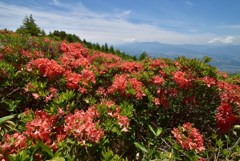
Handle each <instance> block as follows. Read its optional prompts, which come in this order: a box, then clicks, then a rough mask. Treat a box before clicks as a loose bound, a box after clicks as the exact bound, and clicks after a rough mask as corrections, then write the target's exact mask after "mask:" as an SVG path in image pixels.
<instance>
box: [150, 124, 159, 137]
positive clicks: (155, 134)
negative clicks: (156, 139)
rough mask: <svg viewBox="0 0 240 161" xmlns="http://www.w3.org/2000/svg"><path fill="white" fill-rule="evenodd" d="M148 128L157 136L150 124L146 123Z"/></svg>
mask: <svg viewBox="0 0 240 161" xmlns="http://www.w3.org/2000/svg"><path fill="white" fill-rule="evenodd" d="M148 127H149V129H150V130H151V132H152V133H153V135H155V136H157V134H156V132H155V131H154V129H153V128H152V126H151V125H148Z"/></svg>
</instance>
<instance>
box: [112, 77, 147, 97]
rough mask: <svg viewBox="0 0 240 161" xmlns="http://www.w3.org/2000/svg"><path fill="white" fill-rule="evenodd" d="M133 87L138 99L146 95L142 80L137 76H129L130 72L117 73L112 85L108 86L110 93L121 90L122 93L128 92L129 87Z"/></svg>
mask: <svg viewBox="0 0 240 161" xmlns="http://www.w3.org/2000/svg"><path fill="white" fill-rule="evenodd" d="M131 88H132V89H134V96H135V97H136V98H137V99H138V100H140V99H142V97H143V96H145V93H144V92H143V91H142V88H143V84H142V82H140V81H138V80H137V79H136V78H129V75H128V74H121V75H115V77H114V81H113V83H112V85H111V86H110V87H109V88H108V93H110V94H113V93H115V92H120V93H121V94H127V92H126V91H127V89H131ZM127 95H128V94H127Z"/></svg>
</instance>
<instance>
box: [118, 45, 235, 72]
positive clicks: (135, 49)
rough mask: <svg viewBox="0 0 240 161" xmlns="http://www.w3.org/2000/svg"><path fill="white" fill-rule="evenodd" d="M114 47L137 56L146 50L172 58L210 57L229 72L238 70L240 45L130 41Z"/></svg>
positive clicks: (216, 64) (156, 56)
mask: <svg viewBox="0 0 240 161" xmlns="http://www.w3.org/2000/svg"><path fill="white" fill-rule="evenodd" d="M116 48H118V49H120V50H121V51H124V52H126V53H127V54H130V55H136V56H139V55H140V54H141V53H142V52H143V51H146V52H147V53H148V55H149V56H151V57H154V58H158V57H164V58H170V59H174V58H176V57H179V56H185V57H188V58H195V57H196V58H203V57H204V56H209V57H211V58H212V62H211V65H213V66H216V67H217V68H218V69H219V70H221V71H226V72H229V73H238V72H240V45H212V44H209V45H208V44H207V45H194V44H183V45H175V44H163V43H159V42H132V43H125V44H121V45H116Z"/></svg>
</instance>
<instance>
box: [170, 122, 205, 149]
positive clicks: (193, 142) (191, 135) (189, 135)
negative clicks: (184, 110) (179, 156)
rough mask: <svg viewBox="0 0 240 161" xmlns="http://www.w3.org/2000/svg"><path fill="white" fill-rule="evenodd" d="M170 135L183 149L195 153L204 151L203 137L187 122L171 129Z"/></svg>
mask: <svg viewBox="0 0 240 161" xmlns="http://www.w3.org/2000/svg"><path fill="white" fill-rule="evenodd" d="M172 134H173V136H174V137H175V139H176V141H177V143H178V144H179V145H181V147H182V148H183V149H186V150H195V151H196V152H197V153H200V152H202V151H204V150H205V147H204V146H203V141H204V140H203V136H202V135H201V134H200V133H199V131H198V129H196V128H194V127H193V125H192V124H191V123H189V122H187V123H184V124H183V126H182V127H179V128H173V130H172Z"/></svg>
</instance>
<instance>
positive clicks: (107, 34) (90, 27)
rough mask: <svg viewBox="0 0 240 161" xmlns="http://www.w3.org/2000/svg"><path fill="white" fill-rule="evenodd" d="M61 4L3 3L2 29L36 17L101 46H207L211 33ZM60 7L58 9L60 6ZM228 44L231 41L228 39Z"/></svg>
mask: <svg viewBox="0 0 240 161" xmlns="http://www.w3.org/2000/svg"><path fill="white" fill-rule="evenodd" d="M54 1H55V3H58V5H59V6H61V8H64V9H62V10H38V9H36V8H28V7H22V6H17V5H9V4H6V3H2V2H0V28H8V29H11V30H16V29H17V28H18V27H19V26H20V25H21V24H22V19H23V18H24V16H26V15H30V14H32V15H33V18H34V19H35V20H36V23H37V24H38V25H39V26H40V27H41V28H43V29H44V30H45V31H46V32H49V31H53V30H63V31H66V32H68V33H74V34H76V35H78V36H79V37H80V38H81V39H86V40H87V41H92V42H98V43H105V42H107V43H109V44H116V43H124V42H126V41H135V40H138V41H159V42H162V43H175V44H185V43H192V44H201V43H206V42H207V41H208V40H209V39H208V38H209V37H210V36H214V35H211V34H198V33H197V32H196V33H191V32H189V33H180V32H176V31H171V30H168V29H164V28H160V27H157V26H154V25H150V24H137V23H133V22H131V21H129V20H128V16H129V15H130V14H131V12H132V11H131V10H125V11H115V12H113V13H99V12H96V11H92V10H90V9H88V8H86V7H85V6H84V5H83V4H82V3H77V4H74V5H71V4H63V3H61V2H60V1H59V0H53V1H52V2H54ZM59 6H58V7H59ZM226 41H231V39H230V40H226Z"/></svg>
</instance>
